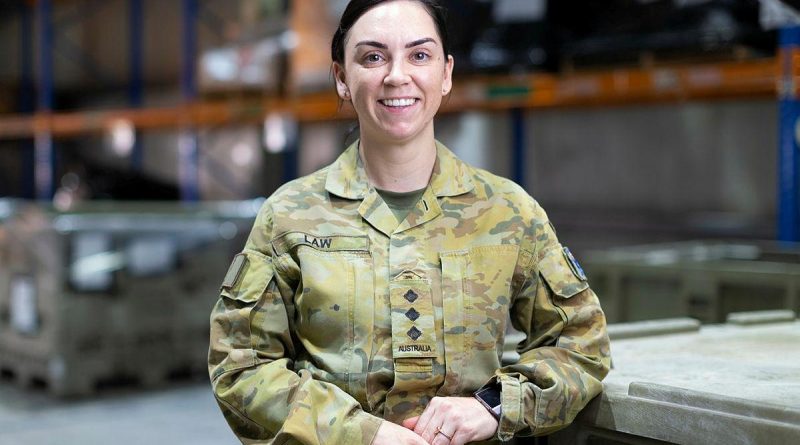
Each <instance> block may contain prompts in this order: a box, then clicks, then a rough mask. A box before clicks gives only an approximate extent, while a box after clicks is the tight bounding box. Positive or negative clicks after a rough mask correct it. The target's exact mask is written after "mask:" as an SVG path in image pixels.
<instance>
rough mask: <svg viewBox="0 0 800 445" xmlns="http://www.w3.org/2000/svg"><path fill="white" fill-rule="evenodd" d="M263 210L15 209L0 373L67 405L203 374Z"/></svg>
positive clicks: (1, 310)
mask: <svg viewBox="0 0 800 445" xmlns="http://www.w3.org/2000/svg"><path fill="white" fill-rule="evenodd" d="M260 203H261V202H260V201H246V202H226V203H214V204H209V203H206V204H197V205H183V204H180V203H129V204H125V203H100V204H97V203H94V204H89V205H86V206H84V207H83V208H80V209H78V210H75V211H71V212H69V213H64V212H57V211H54V210H52V209H50V208H44V207H41V206H37V205H28V206H24V207H23V208H20V209H18V211H17V212H16V214H15V215H13V217H11V218H10V219H8V220H7V221H6V224H5V225H4V227H5V229H4V230H5V231H6V235H7V236H6V240H5V243H3V244H2V245H0V258H5V261H6V264H5V265H4V267H2V268H0V284H2V285H3V287H2V288H0V372H2V374H3V376H5V377H6V378H10V379H12V380H14V381H16V382H17V383H19V384H21V385H41V386H45V387H47V389H48V390H49V391H50V392H52V393H53V394H55V395H59V396H71V395H86V394H91V393H93V392H94V391H95V390H96V389H97V388H98V387H102V386H103V385H104V384H106V383H111V382H121V381H123V382H124V381H128V382H135V383H139V384H141V385H142V386H154V385H159V384H161V383H163V382H165V381H167V380H168V379H170V378H172V377H176V376H185V375H191V374H196V375H204V374H205V373H206V355H207V351H208V335H209V324H208V323H209V322H208V320H209V316H210V313H211V307H212V305H213V303H214V301H215V300H216V298H217V297H218V289H219V284H220V283H221V281H222V277H223V276H224V274H225V271H226V270H227V267H228V265H229V263H230V261H231V258H232V257H233V255H234V254H235V253H236V252H237V251H239V250H240V249H241V248H242V246H243V244H244V240H245V238H246V236H247V235H248V234H249V230H250V227H251V226H252V223H253V220H254V218H255V215H256V213H257V210H258V208H259V206H260Z"/></svg>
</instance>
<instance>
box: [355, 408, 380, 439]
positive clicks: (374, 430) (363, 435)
mask: <svg viewBox="0 0 800 445" xmlns="http://www.w3.org/2000/svg"><path fill="white" fill-rule="evenodd" d="M381 422H383V419H381V418H380V417H377V416H373V415H372V414H369V413H366V412H364V411H362V412H360V413H358V414H357V415H356V417H355V418H354V419H353V420H352V425H353V427H352V428H350V431H348V434H347V439H348V442H347V443H364V444H371V443H372V441H373V440H375V436H376V435H377V434H378V428H380V427H381Z"/></svg>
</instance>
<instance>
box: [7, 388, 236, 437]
mask: <svg viewBox="0 0 800 445" xmlns="http://www.w3.org/2000/svg"><path fill="white" fill-rule="evenodd" d="M109 443H113V444H118V445H128V444H131V445H133V444H148V445H149V444H184V443H185V444H189V443H191V444H201V445H202V444H214V445H226V444H231V445H233V444H238V443H239V441H238V440H236V438H235V437H234V436H233V433H231V431H230V429H228V426H227V424H226V423H225V420H224V419H223V417H222V414H221V413H220V411H219V409H218V408H217V405H216V403H215V402H214V397H213V396H212V394H211V390H210V387H209V385H208V383H205V382H198V383H183V384H180V385H175V386H174V387H172V388H168V389H161V390H158V391H147V392H141V391H138V392H137V391H134V390H126V391H122V390H118V391H114V392H110V393H103V394H102V395H101V396H100V397H97V398H93V399H88V400H78V401H62V400H57V399H53V398H52V397H50V396H48V395H47V394H45V393H44V391H42V390H35V389H34V390H22V389H20V388H18V387H16V386H14V385H12V384H11V383H8V382H0V444H2V445H27V444H31V445H34V444H35V445H47V444H59V445H73V444H74V445H78V444H80V445H93V444H104V445H105V444H109Z"/></svg>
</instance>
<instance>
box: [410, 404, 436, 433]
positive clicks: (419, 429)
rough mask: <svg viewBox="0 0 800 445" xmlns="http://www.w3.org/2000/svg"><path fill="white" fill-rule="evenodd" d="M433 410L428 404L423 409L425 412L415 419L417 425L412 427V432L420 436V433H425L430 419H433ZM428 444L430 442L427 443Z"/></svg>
mask: <svg viewBox="0 0 800 445" xmlns="http://www.w3.org/2000/svg"><path fill="white" fill-rule="evenodd" d="M434 411H435V409H434V408H433V407H432V406H431V405H430V404H428V406H426V407H425V410H424V411H423V412H422V415H420V416H419V418H418V419H417V424H416V425H414V432H415V433H417V434H419V435H420V436H422V433H423V432H425V429H426V428H427V427H428V424H429V423H430V421H431V417H433V412H434ZM428 442H430V441H428Z"/></svg>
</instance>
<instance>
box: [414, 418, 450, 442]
mask: <svg viewBox="0 0 800 445" xmlns="http://www.w3.org/2000/svg"><path fill="white" fill-rule="evenodd" d="M442 422H444V419H442V418H441V414H440V413H438V412H434V414H433V415H432V416H431V418H430V420H429V421H428V424H427V425H426V426H425V429H424V430H422V432H421V433H419V435H420V436H422V438H423V439H425V441H426V442H428V443H433V440H434V439H436V435H437V434H436V433H438V432H439V427H440V425H441V424H442ZM417 426H419V425H417Z"/></svg>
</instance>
